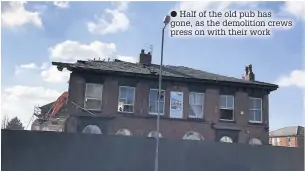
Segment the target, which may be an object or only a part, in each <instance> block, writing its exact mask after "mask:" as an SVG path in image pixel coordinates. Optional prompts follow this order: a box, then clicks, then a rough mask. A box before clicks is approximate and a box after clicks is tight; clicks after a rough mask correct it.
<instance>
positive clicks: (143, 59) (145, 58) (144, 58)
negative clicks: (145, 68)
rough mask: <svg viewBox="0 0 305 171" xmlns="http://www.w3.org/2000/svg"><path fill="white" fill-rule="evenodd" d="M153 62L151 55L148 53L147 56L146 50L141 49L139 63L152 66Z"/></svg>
mask: <svg viewBox="0 0 305 171" xmlns="http://www.w3.org/2000/svg"><path fill="white" fill-rule="evenodd" d="M151 60H152V56H151V53H150V52H148V53H147V54H146V53H145V51H144V49H141V53H140V56H139V63H140V64H143V65H150V64H151Z"/></svg>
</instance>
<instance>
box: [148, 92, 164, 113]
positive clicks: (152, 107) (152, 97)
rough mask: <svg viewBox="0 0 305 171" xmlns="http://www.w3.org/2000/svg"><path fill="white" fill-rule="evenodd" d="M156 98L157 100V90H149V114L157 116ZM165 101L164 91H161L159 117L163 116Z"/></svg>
mask: <svg viewBox="0 0 305 171" xmlns="http://www.w3.org/2000/svg"><path fill="white" fill-rule="evenodd" d="M158 98H159V90H156V89H151V90H150V91H149V114H155V115H157V114H158ZM164 99H165V91H164V90H161V96H160V103H159V104H160V105H159V112H160V115H163V114H164V101H165V100H164Z"/></svg>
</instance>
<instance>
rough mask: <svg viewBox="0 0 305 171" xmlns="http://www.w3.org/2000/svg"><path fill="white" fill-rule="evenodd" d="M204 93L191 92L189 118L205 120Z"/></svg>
mask: <svg viewBox="0 0 305 171" xmlns="http://www.w3.org/2000/svg"><path fill="white" fill-rule="evenodd" d="M203 102H204V94H203V93H194V92H190V94H189V118H203Z"/></svg>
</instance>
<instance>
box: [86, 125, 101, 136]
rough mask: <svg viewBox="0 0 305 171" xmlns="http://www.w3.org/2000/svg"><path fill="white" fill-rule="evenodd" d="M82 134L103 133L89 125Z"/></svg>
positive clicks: (94, 126) (96, 127)
mask: <svg viewBox="0 0 305 171" xmlns="http://www.w3.org/2000/svg"><path fill="white" fill-rule="evenodd" d="M82 133H83V134H102V131H101V129H100V128H99V127H98V126H96V125H88V126H86V127H85V128H84V129H83V131H82Z"/></svg>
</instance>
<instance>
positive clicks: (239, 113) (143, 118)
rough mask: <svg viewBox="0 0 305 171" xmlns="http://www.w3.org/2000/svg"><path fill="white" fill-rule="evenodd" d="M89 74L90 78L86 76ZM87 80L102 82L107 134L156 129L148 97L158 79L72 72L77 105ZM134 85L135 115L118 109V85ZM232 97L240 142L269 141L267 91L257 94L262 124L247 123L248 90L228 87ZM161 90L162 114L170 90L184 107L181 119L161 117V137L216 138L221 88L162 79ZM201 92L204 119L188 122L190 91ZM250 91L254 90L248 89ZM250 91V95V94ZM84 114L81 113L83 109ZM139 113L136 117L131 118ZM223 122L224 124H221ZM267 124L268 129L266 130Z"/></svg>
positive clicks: (72, 108) (71, 87)
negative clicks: (191, 133) (179, 94)
mask: <svg viewBox="0 0 305 171" xmlns="http://www.w3.org/2000/svg"><path fill="white" fill-rule="evenodd" d="M89 77H90V78H89ZM86 82H99V83H101V84H103V101H102V110H101V112H99V113H97V114H98V115H107V116H115V117H116V119H115V120H111V121H109V127H110V129H109V133H110V134H113V133H115V132H116V131H117V130H118V129H121V128H126V129H129V130H130V131H131V132H133V133H134V134H135V135H147V134H148V132H149V131H152V130H155V126H156V120H155V119H154V117H153V119H151V118H150V119H148V118H147V117H148V116H149V114H148V103H149V102H148V99H149V89H150V88H153V89H157V88H158V81H157V80H139V79H137V78H120V77H114V76H111V77H110V76H109V77H107V76H105V75H95V76H92V75H84V74H83V75H82V74H77V73H72V74H71V79H70V85H69V94H70V97H69V100H73V101H74V102H77V103H78V105H80V106H83V105H84V100H83V99H84V94H85V93H84V91H85V84H86ZM120 85H121V86H133V87H136V92H135V97H136V98H135V106H134V111H135V112H134V114H132V116H130V114H129V115H128V116H126V115H124V114H122V113H119V112H117V109H118V96H119V86H120ZM229 88H231V91H232V92H235V93H234V96H235V110H234V118H235V121H234V122H233V123H230V124H231V125H232V124H235V125H238V126H240V128H241V131H240V133H239V140H238V141H239V142H240V143H248V141H249V139H250V138H258V139H260V140H262V142H263V143H264V144H268V132H269V130H268V115H269V113H268V94H263V95H262V93H261V92H260V93H258V94H259V95H255V96H260V97H261V98H262V99H263V124H250V123H248V117H249V112H248V111H249V110H248V108H249V105H248V97H249V96H248V93H247V91H249V90H247V89H237V88H236V87H229ZM162 89H163V90H165V91H166V92H165V114H164V117H167V118H168V117H169V113H170V109H169V107H170V98H169V97H170V92H171V91H180V92H183V96H184V106H183V109H184V110H183V120H181V119H180V120H179V119H171V120H168V119H162V121H161V123H160V124H161V125H160V129H161V130H160V131H161V133H162V134H163V136H164V137H167V138H182V136H183V135H184V134H185V133H186V132H187V131H197V132H199V133H200V134H201V135H202V136H203V137H204V138H205V139H208V140H213V139H215V130H214V129H213V128H212V127H211V124H212V123H218V122H219V117H220V116H219V109H218V108H219V95H220V89H222V87H220V86H218V85H201V84H198V85H196V84H195V85H194V83H190V84H186V83H180V82H172V81H171V82H170V81H163V83H162ZM191 91H194V92H203V93H205V94H204V95H205V100H204V104H203V105H204V119H203V120H196V121H193V120H192V121H191V120H188V119H187V118H188V100H189V92H191ZM251 92H252V94H253V92H255V91H254V90H251ZM252 94H251V96H252ZM69 107H70V108H69V111H73V112H72V113H71V115H75V116H77V115H79V113H80V109H75V106H73V105H69ZM83 113H84V112H83ZM134 116H138V117H134ZM224 124H226V123H224ZM266 127H267V129H266Z"/></svg>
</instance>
